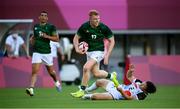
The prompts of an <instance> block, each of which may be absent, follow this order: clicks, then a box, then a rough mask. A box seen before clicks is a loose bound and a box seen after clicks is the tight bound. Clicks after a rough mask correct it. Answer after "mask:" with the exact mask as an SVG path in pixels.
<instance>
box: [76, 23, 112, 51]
mask: <svg viewBox="0 0 180 109" xmlns="http://www.w3.org/2000/svg"><path fill="white" fill-rule="evenodd" d="M77 35H78V36H80V38H81V39H80V40H82V41H85V42H87V43H88V45H89V49H88V51H104V41H103V40H104V38H111V37H112V36H113V33H112V31H111V30H110V29H109V28H108V26H106V25H105V24H103V23H100V24H99V26H98V27H96V28H92V27H91V26H90V22H89V21H88V22H85V23H84V24H82V25H81V27H80V28H79V29H78V31H77Z"/></svg>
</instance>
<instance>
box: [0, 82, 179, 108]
mask: <svg viewBox="0 0 180 109" xmlns="http://www.w3.org/2000/svg"><path fill="white" fill-rule="evenodd" d="M77 89H78V88H77V86H74V85H72V86H66V85H64V84H63V90H62V92H60V93H59V92H57V91H56V90H55V88H37V89H35V96H33V97H30V96H28V95H26V93H25V88H2V89H0V108H180V86H178V85H177V86H157V93H156V94H152V95H150V96H149V97H148V98H147V99H146V100H144V101H135V100H132V101H128V100H121V101H120V100H119V101H114V100H102V101H91V100H82V99H79V98H73V97H71V96H70V93H71V92H74V91H76V90H77ZM98 91H99V90H98Z"/></svg>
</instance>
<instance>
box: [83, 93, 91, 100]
mask: <svg viewBox="0 0 180 109" xmlns="http://www.w3.org/2000/svg"><path fill="white" fill-rule="evenodd" d="M92 95H93V94H85V95H84V96H83V99H91V97H92Z"/></svg>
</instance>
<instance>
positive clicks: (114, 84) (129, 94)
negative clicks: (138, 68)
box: [83, 65, 156, 100]
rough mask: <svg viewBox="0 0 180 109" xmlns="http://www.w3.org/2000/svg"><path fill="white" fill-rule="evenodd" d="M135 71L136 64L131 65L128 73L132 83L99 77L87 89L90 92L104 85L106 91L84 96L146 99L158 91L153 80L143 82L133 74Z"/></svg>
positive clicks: (95, 98)
mask: <svg viewBox="0 0 180 109" xmlns="http://www.w3.org/2000/svg"><path fill="white" fill-rule="evenodd" d="M133 72H134V66H133V65H130V68H129V70H128V72H127V75H126V76H127V78H128V80H129V81H130V82H131V84H130V85H124V84H119V82H118V81H117V79H113V80H112V81H110V80H107V79H99V80H97V81H96V82H95V83H93V84H92V85H91V86H90V87H88V88H86V91H88V92H90V91H93V90H95V89H97V88H99V87H102V88H104V89H105V90H106V92H104V93H93V94H85V95H84V96H83V98H84V99H92V100H133V99H134V100H144V99H145V98H146V97H147V95H148V94H151V93H155V92H156V86H155V85H154V84H153V83H152V82H151V81H145V82H142V81H140V80H139V79H136V78H135V77H134V76H133Z"/></svg>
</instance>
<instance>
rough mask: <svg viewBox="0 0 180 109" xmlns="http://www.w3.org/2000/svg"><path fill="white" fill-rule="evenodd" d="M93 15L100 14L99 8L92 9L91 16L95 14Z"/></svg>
mask: <svg viewBox="0 0 180 109" xmlns="http://www.w3.org/2000/svg"><path fill="white" fill-rule="evenodd" d="M93 15H95V16H97V15H99V12H98V11H97V10H95V9H92V10H90V11H89V16H93Z"/></svg>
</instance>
